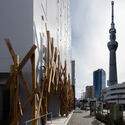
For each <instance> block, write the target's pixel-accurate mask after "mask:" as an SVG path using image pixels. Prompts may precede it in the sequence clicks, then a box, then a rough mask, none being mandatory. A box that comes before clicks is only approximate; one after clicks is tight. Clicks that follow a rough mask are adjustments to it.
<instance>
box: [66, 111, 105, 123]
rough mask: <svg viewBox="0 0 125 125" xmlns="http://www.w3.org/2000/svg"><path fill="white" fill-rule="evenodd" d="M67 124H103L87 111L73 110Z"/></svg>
mask: <svg viewBox="0 0 125 125" xmlns="http://www.w3.org/2000/svg"><path fill="white" fill-rule="evenodd" d="M67 125H104V124H103V123H101V122H100V121H98V120H96V119H95V118H94V117H92V116H90V115H89V111H81V110H80V111H79V112H78V111H77V112H76V111H75V112H74V113H73V115H72V117H71V119H70V120H69V122H68V124H67Z"/></svg>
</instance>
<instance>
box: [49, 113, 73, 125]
mask: <svg viewBox="0 0 125 125" xmlns="http://www.w3.org/2000/svg"><path fill="white" fill-rule="evenodd" d="M72 114H73V111H72V112H71V113H70V114H69V115H68V117H59V118H55V119H53V120H52V123H51V121H47V125H67V124H68V122H69V120H70V118H71V116H72Z"/></svg>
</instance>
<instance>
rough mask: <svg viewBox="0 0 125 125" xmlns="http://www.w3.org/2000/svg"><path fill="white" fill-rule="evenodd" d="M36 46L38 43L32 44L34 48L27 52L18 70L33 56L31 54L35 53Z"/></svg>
mask: <svg viewBox="0 0 125 125" xmlns="http://www.w3.org/2000/svg"><path fill="white" fill-rule="evenodd" d="M36 48H37V46H36V45H33V46H32V48H31V49H30V50H29V52H28V53H27V54H26V56H25V57H24V58H23V60H22V61H21V63H20V64H19V68H18V72H19V71H20V70H21V69H22V68H23V67H24V65H25V64H26V63H27V61H28V60H29V59H30V58H31V56H32V55H33V54H34V51H35V49H36Z"/></svg>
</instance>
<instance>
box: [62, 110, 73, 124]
mask: <svg viewBox="0 0 125 125" xmlns="http://www.w3.org/2000/svg"><path fill="white" fill-rule="evenodd" d="M73 112H74V110H73V111H72V112H71V113H70V114H69V115H68V117H67V119H66V120H65V121H64V123H65V124H64V125H67V124H68V122H69V120H70V118H71V117H72V115H73Z"/></svg>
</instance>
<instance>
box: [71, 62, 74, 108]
mask: <svg viewBox="0 0 125 125" xmlns="http://www.w3.org/2000/svg"><path fill="white" fill-rule="evenodd" d="M71 80H72V88H73V91H74V100H75V60H72V61H71ZM74 109H75V102H74Z"/></svg>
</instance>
